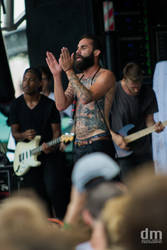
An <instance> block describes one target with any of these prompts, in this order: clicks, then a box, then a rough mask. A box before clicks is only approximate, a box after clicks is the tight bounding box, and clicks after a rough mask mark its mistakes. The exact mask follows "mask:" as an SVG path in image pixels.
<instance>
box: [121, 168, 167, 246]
mask: <svg viewBox="0 0 167 250" xmlns="http://www.w3.org/2000/svg"><path fill="white" fill-rule="evenodd" d="M134 179H135V180H136V181H134ZM128 183H129V184H128V185H129V187H130V190H131V191H130V192H131V199H130V200H129V202H128V204H127V206H126V209H125V210H124V219H123V221H122V225H124V226H123V227H122V229H123V232H122V235H123V239H122V241H123V245H124V247H126V249H129V250H132V249H136V250H144V249H149V250H151V249H160V250H165V249H166V248H167V237H166V224H167V216H166V209H167V196H166V192H167V176H166V175H163V174H158V175H155V174H154V173H153V171H152V169H150V168H144V169H142V171H138V172H137V173H135V175H134V177H133V178H132V177H131V178H130V180H129V178H128ZM134 211H135V212H134ZM125 225H126V226H125ZM124 249H125V248H124Z"/></svg>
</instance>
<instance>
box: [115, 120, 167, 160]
mask: <svg viewBox="0 0 167 250" xmlns="http://www.w3.org/2000/svg"><path fill="white" fill-rule="evenodd" d="M162 124H163V126H164V127H165V126H167V121H164V122H162ZM134 127H135V125H133V124H128V125H126V126H124V127H123V128H122V129H121V130H120V131H119V132H118V133H119V134H120V135H122V136H124V140H125V142H126V143H127V144H128V143H130V142H133V141H135V140H138V139H139V138H141V137H144V136H146V135H148V134H151V133H152V132H154V131H155V127H154V125H153V126H151V127H148V128H144V129H142V130H139V131H137V132H135V133H133V134H130V135H127V134H128V132H129V131H130V130H131V129H132V128H134ZM114 146H115V149H116V152H117V158H123V157H126V156H128V155H131V154H132V153H133V151H131V150H124V149H121V148H120V147H119V146H118V145H116V144H115V143H114Z"/></svg>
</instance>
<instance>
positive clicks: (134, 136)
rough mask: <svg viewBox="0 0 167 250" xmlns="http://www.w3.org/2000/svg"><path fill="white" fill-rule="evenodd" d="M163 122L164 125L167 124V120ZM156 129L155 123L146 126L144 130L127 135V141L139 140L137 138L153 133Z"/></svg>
mask: <svg viewBox="0 0 167 250" xmlns="http://www.w3.org/2000/svg"><path fill="white" fill-rule="evenodd" d="M162 124H163V126H164V127H165V126H167V121H164V122H162ZM154 131H155V127H154V125H153V126H151V127H149V128H144V129H142V130H140V131H138V132H136V133H133V134H131V135H128V136H125V137H124V139H125V141H126V143H130V142H133V141H135V140H137V139H139V138H141V137H143V136H146V135H148V134H150V133H152V132H154Z"/></svg>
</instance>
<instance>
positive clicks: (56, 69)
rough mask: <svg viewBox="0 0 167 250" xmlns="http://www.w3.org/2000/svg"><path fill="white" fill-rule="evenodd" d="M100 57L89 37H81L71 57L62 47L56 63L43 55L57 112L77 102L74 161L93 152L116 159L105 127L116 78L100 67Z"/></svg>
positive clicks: (94, 39)
mask: <svg viewBox="0 0 167 250" xmlns="http://www.w3.org/2000/svg"><path fill="white" fill-rule="evenodd" d="M101 54H102V46H101V44H100V42H99V39H98V38H97V37H96V36H95V35H92V34H86V35H83V36H82V37H81V39H80V40H79V43H78V46H77V50H76V52H75V53H73V54H72V55H70V53H69V50H68V49H67V48H65V47H63V48H62V49H61V54H60V58H59V60H58V61H57V60H56V58H55V56H54V55H53V53H51V52H49V51H47V52H46V62H47V64H48V66H49V68H50V70H51V72H52V74H53V78H54V93H55V101H56V106H57V108H58V110H59V111H62V110H64V109H66V108H67V107H68V106H69V105H70V104H72V103H73V101H74V100H75V101H76V111H75V118H74V132H75V142H74V162H76V161H77V160H78V159H79V158H80V157H82V156H83V155H85V154H88V153H92V152H104V153H106V154H108V155H110V156H111V157H113V158H114V157H115V149H114V145H113V142H112V139H111V136H110V131H109V128H108V116H109V110H110V107H111V100H112V96H113V91H114V87H115V76H114V74H113V72H111V71H110V70H107V69H104V68H102V67H101V66H100V63H99V59H100V56H101ZM62 70H63V71H64V72H65V73H66V76H67V78H68V80H69V84H68V87H67V89H66V90H65V91H64V89H63V85H62V79H61V73H62ZM76 71H77V72H81V73H76Z"/></svg>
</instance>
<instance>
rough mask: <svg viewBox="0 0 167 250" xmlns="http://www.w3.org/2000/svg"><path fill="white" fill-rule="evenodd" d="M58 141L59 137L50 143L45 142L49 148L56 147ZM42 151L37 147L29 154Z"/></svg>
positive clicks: (40, 147)
mask: <svg viewBox="0 0 167 250" xmlns="http://www.w3.org/2000/svg"><path fill="white" fill-rule="evenodd" d="M60 141H61V137H58V138H56V139H53V140H52V141H49V142H47V143H46V144H47V145H48V146H49V147H51V146H53V145H56V144H58V143H60ZM41 151H42V146H39V147H37V148H34V149H32V151H31V154H33V155H34V154H38V153H40V152H41Z"/></svg>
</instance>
